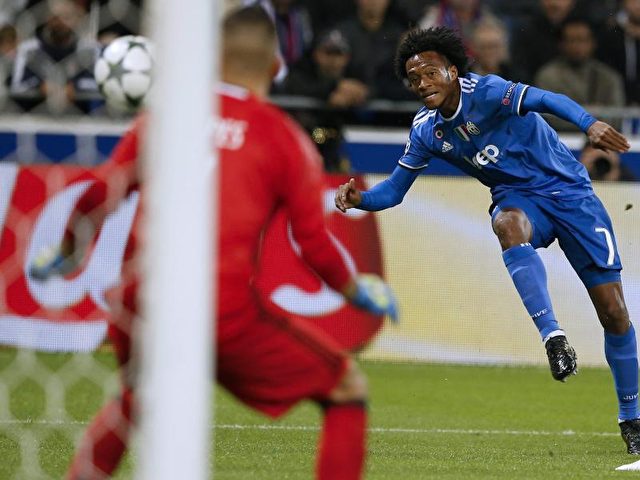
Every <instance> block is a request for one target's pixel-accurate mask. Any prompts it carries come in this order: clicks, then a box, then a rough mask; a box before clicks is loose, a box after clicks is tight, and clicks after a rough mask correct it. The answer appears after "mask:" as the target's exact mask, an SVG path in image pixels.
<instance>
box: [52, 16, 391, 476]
mask: <svg viewBox="0 0 640 480" xmlns="http://www.w3.org/2000/svg"><path fill="white" fill-rule="evenodd" d="M222 30H223V42H222V43H223V49H222V50H223V51H222V77H223V80H224V81H226V82H229V83H228V84H224V85H223V86H222V87H221V93H220V103H221V113H220V117H221V121H220V125H221V130H220V135H216V134H215V133H214V136H213V137H214V139H215V141H216V143H217V144H218V148H219V151H220V155H221V161H220V166H221V170H220V177H221V178H220V182H219V184H220V188H221V191H220V192H219V198H220V200H219V202H220V220H219V238H218V241H217V244H218V246H219V247H218V249H219V258H218V260H217V261H216V264H217V265H218V281H217V285H218V286H219V292H218V293H219V294H218V295H217V301H218V305H217V319H218V322H217V334H216V336H215V337H216V342H217V343H216V349H215V350H216V353H217V361H216V365H217V378H218V381H219V382H220V383H221V384H222V385H223V386H224V387H225V388H227V389H228V390H229V391H230V392H232V393H233V394H234V395H235V396H236V397H238V398H239V399H240V400H242V401H243V402H244V403H245V404H247V405H249V406H251V407H253V408H255V409H256V410H258V411H260V412H263V413H265V414H266V415H269V416H271V417H279V416H281V415H283V414H284V413H286V412H287V411H288V410H289V409H290V408H292V407H293V406H294V405H295V404H296V403H298V402H299V401H300V400H303V399H309V400H312V401H315V402H317V403H318V404H319V405H320V406H321V408H322V412H323V428H322V431H321V434H320V442H319V448H318V463H317V478H319V479H321V480H335V479H344V480H356V479H358V478H360V477H361V473H362V469H363V464H364V457H365V451H366V449H365V443H366V440H365V435H366V429H365V426H366V416H367V415H366V408H365V402H366V400H367V386H366V380H365V377H364V374H363V373H362V372H361V371H360V370H359V369H358V367H357V366H356V364H355V362H354V361H353V360H351V359H350V358H349V356H348V355H347V354H346V353H345V352H344V351H342V350H341V349H340V348H338V347H337V345H336V343H335V342H334V341H333V340H332V339H331V338H329V337H328V336H327V335H326V334H324V333H323V332H322V331H320V330H319V329H318V328H315V327H313V326H311V325H309V324H307V323H304V324H302V323H297V322H295V321H292V320H290V319H286V318H283V317H282V316H281V315H280V314H275V313H270V312H268V311H267V309H266V307H265V306H263V305H262V304H261V303H260V301H259V300H258V295H256V294H255V292H254V291H253V287H252V278H253V276H254V275H255V273H256V272H255V255H256V252H258V251H259V249H260V242H261V235H262V233H263V232H264V230H265V228H266V227H267V225H268V223H269V222H270V220H271V219H272V218H273V213H274V211H276V209H278V208H286V209H287V212H288V215H289V219H290V224H291V228H292V232H293V235H294V237H295V239H296V240H297V242H298V244H299V247H300V249H301V253H302V258H304V259H305V261H306V262H307V263H308V264H309V265H310V266H312V267H313V268H314V269H315V270H316V272H317V273H318V274H319V275H320V277H321V278H323V279H324V280H325V281H326V282H327V283H328V284H329V285H331V286H332V287H333V288H335V289H336V290H337V291H341V292H342V293H343V294H344V295H345V296H346V297H347V298H348V299H349V300H351V301H352V302H353V303H354V304H356V305H358V306H360V307H362V308H364V309H367V310H369V311H375V312H376V313H377V314H380V313H382V312H383V311H384V312H387V313H393V308H394V307H393V305H394V303H393V299H392V297H391V296H390V294H389V295H387V296H386V299H385V300H386V301H391V303H387V305H386V307H384V308H381V305H380V304H379V303H375V302H374V300H373V296H372V295H373V292H372V291H371V290H370V289H368V288H365V282H362V281H360V279H359V277H356V276H354V274H353V273H352V271H351V270H350V269H349V267H348V265H347V264H346V263H345V260H344V259H343V257H342V256H341V254H340V252H339V251H338V249H337V247H336V246H335V244H334V243H333V242H332V240H331V237H330V235H329V233H328V231H327V230H326V228H325V223H324V212H323V201H322V196H321V179H322V176H321V169H320V162H319V159H318V157H317V153H315V150H314V148H313V146H312V145H311V144H310V142H309V140H308V138H307V137H306V135H305V134H304V133H303V132H302V131H301V130H300V129H299V127H297V126H296V125H295V124H294V123H293V122H292V121H291V120H290V119H288V117H287V116H286V115H285V114H284V113H283V112H282V111H280V110H278V109H276V108H275V107H273V106H271V105H269V104H267V103H266V102H265V101H264V97H265V96H266V95H267V93H268V90H269V85H270V82H271V76H272V74H273V72H274V67H275V66H276V64H277V61H276V55H275V46H276V41H277V40H276V31H275V28H274V26H273V23H272V22H271V20H270V18H269V16H268V15H267V13H265V11H264V10H263V9H262V8H261V7H249V8H243V9H240V10H236V11H232V12H231V13H230V14H229V15H227V17H226V18H225V21H224V25H223V29H222ZM143 123H144V120H140V121H138V122H137V123H136V124H135V125H134V127H133V129H132V130H130V131H129V132H128V133H127V134H126V135H125V136H124V137H123V139H122V140H121V142H120V143H119V145H118V146H117V147H116V150H115V151H114V154H113V156H112V158H111V160H110V161H109V162H108V163H106V164H103V165H102V166H101V167H100V169H99V170H98V171H97V172H96V177H97V178H98V181H96V182H95V183H94V184H93V186H92V187H91V188H89V189H88V190H87V192H86V193H85V194H84V195H83V197H82V198H81V199H80V200H79V203H78V206H77V210H76V213H75V214H74V215H73V216H72V220H71V222H72V225H73V223H74V222H75V221H76V220H77V218H78V215H81V214H82V212H86V213H88V214H89V217H88V219H89V220H90V221H93V222H94V226H95V227H97V225H99V223H100V222H101V221H102V219H104V217H105V216H106V214H107V213H108V212H109V211H111V210H112V209H113V208H114V207H115V206H116V205H117V201H118V200H119V199H121V198H122V196H123V194H125V193H126V192H127V191H129V190H130V189H133V188H137V186H138V175H137V172H136V169H137V149H138V138H139V135H141V134H142V132H141V130H140V129H141V128H142V125H143ZM90 207H92V209H89V208H90ZM74 219H75V220H74ZM67 238H68V239H69V236H67ZM68 242H69V240H68ZM130 242H131V240H130ZM70 243H71V244H73V242H70ZM131 248H132V245H131V243H130V244H129V248H128V250H129V251H130V249H131ZM64 251H65V252H66V253H69V248H64ZM134 260H135V258H134ZM55 264H59V262H58V263H56V262H53V263H52V264H51V265H55ZM131 265H132V264H131V263H130V262H129V263H127V264H126V265H125V267H124V268H125V270H124V271H123V278H124V280H123V282H122V284H121V285H120V287H118V288H116V289H115V290H114V291H112V292H111V293H110V294H109V299H110V301H111V318H110V324H109V335H110V337H111V339H112V341H113V343H114V347H115V349H116V354H117V357H118V361H119V362H120V365H121V367H122V369H123V372H124V373H125V375H123V388H122V392H121V395H120V396H119V397H118V398H117V399H114V400H112V401H111V402H109V403H108V404H107V405H106V406H105V407H103V409H102V410H101V411H100V412H99V413H98V415H97V416H96V418H95V419H94V420H93V422H92V423H91V425H90V426H89V428H88V430H87V432H86V434H85V437H84V439H83V441H82V443H81V445H80V447H79V449H78V451H77V453H76V456H75V458H74V460H73V463H72V465H71V468H70V471H69V474H68V478H69V479H72V480H80V479H83V480H86V479H98V478H104V477H105V476H106V475H110V474H111V473H112V472H113V471H114V470H115V468H116V467H117V465H118V463H119V461H120V459H121V457H122V455H123V453H124V450H125V449H126V445H127V443H128V437H129V430H130V423H131V421H132V420H133V419H135V410H134V408H133V402H134V391H135V386H136V385H135V377H136V375H135V372H134V371H133V370H134V369H135V365H134V362H129V359H130V358H131V357H130V354H131V352H130V342H131V338H130V335H131V328H132V324H133V321H134V318H135V316H136V313H137V288H138V279H137V275H138V270H137V269H136V268H131ZM380 286H381V285H380V284H378V285H377V287H380ZM383 296H385V295H383Z"/></svg>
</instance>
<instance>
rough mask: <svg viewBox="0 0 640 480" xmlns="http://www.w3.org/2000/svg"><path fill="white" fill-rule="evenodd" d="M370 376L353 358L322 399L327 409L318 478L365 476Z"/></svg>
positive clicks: (353, 479) (334, 479)
mask: <svg viewBox="0 0 640 480" xmlns="http://www.w3.org/2000/svg"><path fill="white" fill-rule="evenodd" d="M367 397H368V387H367V379H366V377H365V375H364V373H362V371H361V370H360V368H359V367H358V366H357V364H356V363H355V362H354V361H353V360H349V365H348V367H347V370H346V372H345V375H344V377H343V378H342V380H341V381H340V384H339V385H338V386H337V387H336V388H335V389H334V390H333V391H332V392H331V393H330V395H329V397H328V398H327V399H326V400H324V401H321V402H320V405H321V407H322V408H323V411H324V416H323V424H322V432H321V434H320V439H319V442H318V454H317V464H316V472H317V478H318V480H358V479H360V478H362V472H363V468H364V460H365V452H366V428H367Z"/></svg>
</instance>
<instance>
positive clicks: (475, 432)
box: [0, 419, 619, 437]
mask: <svg viewBox="0 0 640 480" xmlns="http://www.w3.org/2000/svg"><path fill="white" fill-rule="evenodd" d="M88 424H89V422H82V421H77V420H69V421H64V420H18V419H7V420H0V425H43V426H64V425H70V426H77V425H79V426H84V425H88ZM214 427H215V428H219V429H221V430H285V431H286V430H290V431H309V432H317V431H319V430H320V427H318V426H314V425H276V424H257V425H240V424H219V425H215V426H214ZM368 431H369V432H371V433H417V434H420V433H431V434H433V433H440V434H452V435H523V436H527V435H529V436H544V437H549V436H554V435H557V436H562V437H572V436H587V437H617V436H618V435H619V433H613V432H574V431H573V430H563V431H561V432H549V431H545V430H482V429H460V428H383V427H374V428H369V429H368Z"/></svg>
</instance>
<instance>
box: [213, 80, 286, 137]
mask: <svg viewBox="0 0 640 480" xmlns="http://www.w3.org/2000/svg"><path fill="white" fill-rule="evenodd" d="M218 93H219V95H220V104H221V105H220V106H221V110H222V115H223V116H230V117H236V118H239V117H244V118H247V119H250V120H251V123H254V124H256V125H259V127H260V129H261V130H262V131H278V130H281V129H283V128H284V129H290V128H295V124H294V123H293V122H292V120H291V119H290V118H289V116H288V115H287V114H286V113H285V112H284V111H283V110H281V109H280V108H279V107H277V106H276V105H273V104H271V103H270V102H268V101H266V100H263V99H262V98H260V97H258V96H256V95H254V94H253V93H251V92H250V91H249V90H247V89H245V88H243V87H240V86H237V85H231V84H221V85H219V86H218Z"/></svg>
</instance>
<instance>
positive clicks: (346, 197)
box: [335, 178, 362, 213]
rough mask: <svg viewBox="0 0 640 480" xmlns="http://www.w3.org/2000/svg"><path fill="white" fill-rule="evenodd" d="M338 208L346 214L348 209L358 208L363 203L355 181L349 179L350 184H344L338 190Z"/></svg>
mask: <svg viewBox="0 0 640 480" xmlns="http://www.w3.org/2000/svg"><path fill="white" fill-rule="evenodd" d="M335 201H336V207H337V208H338V210H340V211H341V212H343V213H344V212H346V211H347V209H349V208H353V207H357V206H358V205H360V202H361V201H362V196H361V195H360V190H358V189H357V188H356V181H355V179H353V178H351V179H349V182H348V183H344V184H342V185H340V186H339V187H338V189H337V190H336V199H335Z"/></svg>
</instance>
